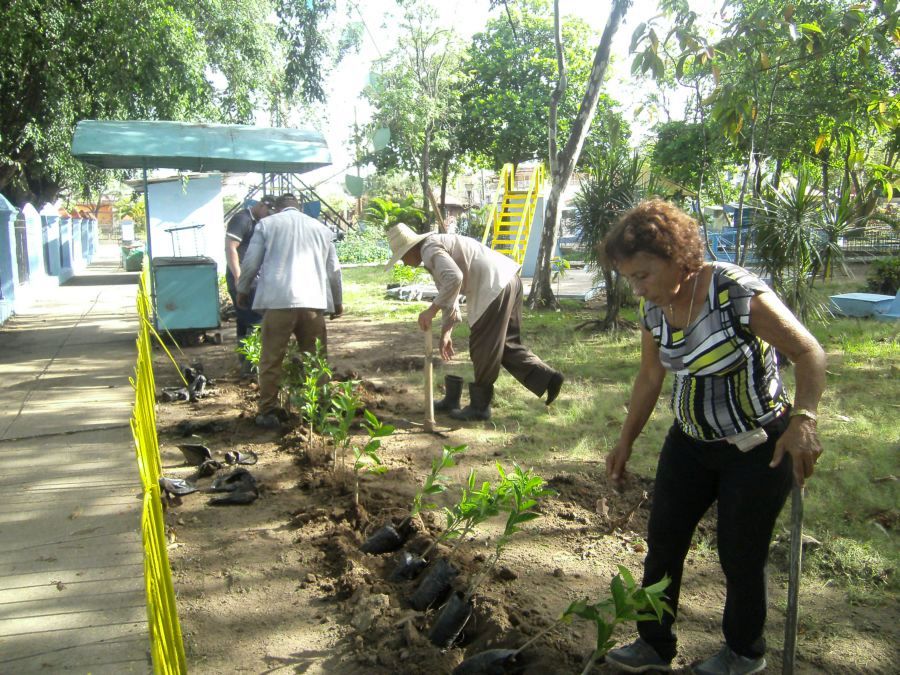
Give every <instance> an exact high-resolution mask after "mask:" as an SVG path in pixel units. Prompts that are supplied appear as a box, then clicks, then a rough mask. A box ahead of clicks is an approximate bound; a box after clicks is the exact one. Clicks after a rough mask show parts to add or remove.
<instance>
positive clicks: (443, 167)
mask: <svg viewBox="0 0 900 675" xmlns="http://www.w3.org/2000/svg"><path fill="white" fill-rule="evenodd" d="M449 173H450V160H449V159H448V158H447V157H444V161H443V163H442V164H441V205H440V211H441V219H440V222H442V223H444V226H443V227H442V228H441V232H443V233H444V234H446V233H447V225H446V223H447V218H446V215H447V174H449Z"/></svg>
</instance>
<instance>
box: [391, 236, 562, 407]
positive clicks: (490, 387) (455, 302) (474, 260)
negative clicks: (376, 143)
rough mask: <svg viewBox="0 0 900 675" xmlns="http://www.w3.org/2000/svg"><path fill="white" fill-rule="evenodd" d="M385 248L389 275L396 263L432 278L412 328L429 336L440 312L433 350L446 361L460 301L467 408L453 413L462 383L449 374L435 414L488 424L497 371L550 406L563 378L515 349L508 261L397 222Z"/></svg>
mask: <svg viewBox="0 0 900 675" xmlns="http://www.w3.org/2000/svg"><path fill="white" fill-rule="evenodd" d="M388 243H389V244H390V247H391V251H392V252H393V255H392V257H391V261H390V262H389V263H388V269H390V268H391V267H393V266H394V264H395V263H396V262H397V261H398V260H401V259H402V260H403V262H404V263H406V264H407V265H410V266H412V267H416V266H418V265H419V264H424V266H425V269H427V270H428V272H429V273H430V274H431V276H432V278H433V279H434V283H435V285H436V286H437V289H438V295H437V297H436V298H435V299H434V301H433V302H432V303H431V306H430V307H428V309H426V310H424V311H423V312H422V313H421V314H419V319H418V323H419V327H420V328H421V329H422V330H431V322H432V321H433V320H434V317H435V316H436V315H437V313H438V311H439V310H440V311H441V313H442V316H443V321H442V325H441V341H440V351H441V357H442V358H443V359H444V360H445V361H449V360H450V358H452V356H453V354H454V351H453V342H452V340H451V339H450V335H451V332H452V330H453V327H454V326H455V325H456V324H457V323H459V322H460V312H459V296H460V294H463V295H465V297H466V314H467V319H468V322H469V326H470V328H471V332H470V335H469V355H470V356H471V358H472V365H473V366H474V368H475V381H474V382H473V383H472V384H471V385H470V386H469V393H470V402H469V405H467V406H466V407H465V408H463V409H462V410H460V409H459V399H460V394H461V392H462V378H460V377H456V376H453V375H448V376H447V378H446V385H447V396H446V397H445V398H444V399H443V400H442V401H438V402H436V403H435V410H439V411H440V410H444V411H449V412H450V416H451V417H453V418H454V419H459V420H466V421H467V420H488V419H490V418H491V399H492V398H493V394H494V382H496V381H497V377H498V376H499V375H500V367H501V366H503V367H504V368H506V370H508V371H509V373H510V374H511V375H512V376H513V377H515V378H516V379H517V380H518V381H519V382H521V383H522V384H523V385H524V386H525V388H526V389H528V390H529V391H531V392H532V393H533V394H535V395H536V396H543V395H544V394H545V393H546V394H547V400H546V404H547V405H550V404H551V403H553V401H554V400H555V399H556V397H557V396H558V395H559V390H560V388H561V387H562V383H563V375H562V373H560V372H559V371H558V370H554V369H553V368H551V367H550V366H548V365H547V364H546V363H544V362H543V361H541V359H539V358H538V357H537V356H535V355H534V354H533V353H532V352H531V350H530V349H528V347H526V346H525V345H523V344H522V341H521V338H520V326H521V323H522V280H521V279H519V276H518V271H519V265H518V264H517V263H516V262H515V261H513V260H512V259H510V258H508V257H506V256H505V255H503V254H501V253H497V252H496V251H492V250H491V249H489V248H488V247H487V246H485V245H484V244H482V243H480V242H478V241H476V240H474V239H472V238H471V237H464V236H461V235H457V234H432V233H426V234H416V233H415V232H413V231H412V230H411V229H410V228H409V227H407V226H406V225H404V224H402V223H401V224H399V225H395V226H394V227H392V228H391V229H390V230H389V231H388Z"/></svg>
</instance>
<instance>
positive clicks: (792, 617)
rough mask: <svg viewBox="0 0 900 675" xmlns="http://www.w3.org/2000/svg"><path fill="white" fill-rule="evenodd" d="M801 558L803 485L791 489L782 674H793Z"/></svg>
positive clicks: (795, 485) (798, 610)
mask: <svg viewBox="0 0 900 675" xmlns="http://www.w3.org/2000/svg"><path fill="white" fill-rule="evenodd" d="M802 558H803V487H801V486H800V485H797V484H796V483H795V484H794V488H793V490H792V491H791V564H790V569H789V570H788V603H787V616H786V617H785V621H784V655H783V657H782V658H783V660H782V664H781V672H782V675H793V673H794V658H795V657H796V655H797V626H798V623H799V618H800V563H801V561H802Z"/></svg>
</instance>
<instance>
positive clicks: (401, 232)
mask: <svg viewBox="0 0 900 675" xmlns="http://www.w3.org/2000/svg"><path fill="white" fill-rule="evenodd" d="M430 234H431V232H426V233H425V234H416V233H415V232H414V231H413V229H412V228H411V227H410V226H409V225H406V224H405V223H397V224H396V225H394V226H393V227H392V228H391V229H389V230H388V231H387V237H388V246H390V247H391V260H390V262H388V264H387V265H385V269H386V270H390V269H391V268H392V267H393V266H394V265H396V264H397V261H398V260H400V258H402V257H403V256H404V255H406V252H407V251H409V249H411V248H412V247H413V246H415V245H416V244H418V243H419V242H420V241H422V240H423V239H424V238H425V237H427V236H428V235H430Z"/></svg>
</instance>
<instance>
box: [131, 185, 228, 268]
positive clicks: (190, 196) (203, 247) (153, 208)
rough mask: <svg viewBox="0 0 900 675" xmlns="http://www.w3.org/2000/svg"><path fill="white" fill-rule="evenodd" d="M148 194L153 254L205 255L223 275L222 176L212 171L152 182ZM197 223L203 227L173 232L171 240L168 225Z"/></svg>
mask: <svg viewBox="0 0 900 675" xmlns="http://www.w3.org/2000/svg"><path fill="white" fill-rule="evenodd" d="M148 195H149V198H150V228H151V230H150V239H151V246H152V247H153V251H152V253H153V257H154V258H156V257H169V256H179V255H180V256H195V255H204V256H207V257H210V258H212V259H213V260H215V261H216V264H217V265H218V273H219V275H222V274H225V224H224V222H223V220H224V218H225V212H224V208H223V206H222V176H221V175H220V174H211V175H209V176H203V177H199V178H190V179H189V180H187V181H186V182H184V183H182V181H181V180H180V179H178V178H173V179H172V180H168V181H160V182H153V183H150V184H149V185H148ZM199 223H202V224H203V225H204V227H202V228H200V229H198V230H183V231H181V232H176V233H175V237H176V240H175V241H174V242H173V237H172V235H170V234H169V233H168V232H166V230H167V229H168V228H170V227H181V226H184V225H195V224H199ZM173 244H174V245H173ZM176 248H178V249H180V250H176Z"/></svg>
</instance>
